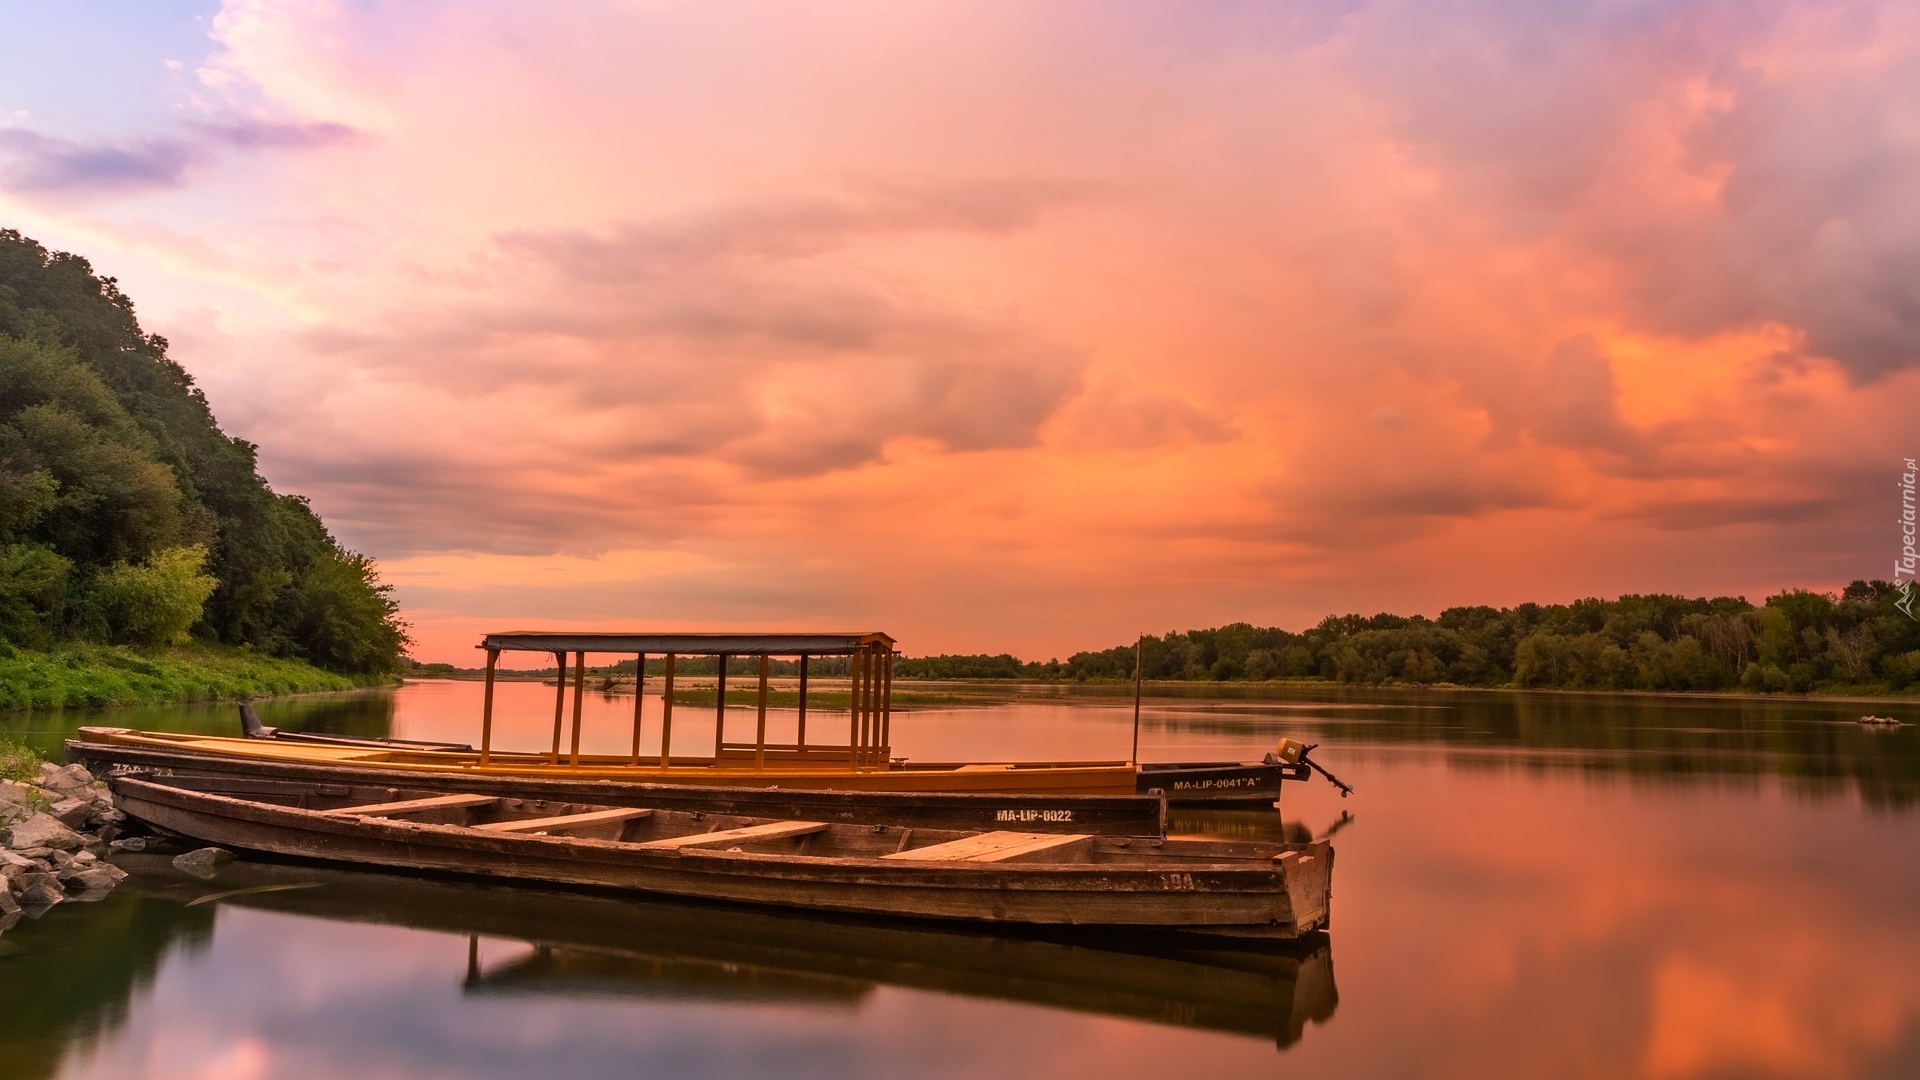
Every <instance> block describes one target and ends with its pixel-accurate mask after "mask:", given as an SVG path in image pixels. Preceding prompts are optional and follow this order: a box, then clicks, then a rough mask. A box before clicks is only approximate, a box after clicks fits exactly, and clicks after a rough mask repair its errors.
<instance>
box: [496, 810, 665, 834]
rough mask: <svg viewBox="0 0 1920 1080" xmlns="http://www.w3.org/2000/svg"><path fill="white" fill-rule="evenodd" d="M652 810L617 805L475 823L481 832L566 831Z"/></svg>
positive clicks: (602, 823)
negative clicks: (572, 812)
mask: <svg viewBox="0 0 1920 1080" xmlns="http://www.w3.org/2000/svg"><path fill="white" fill-rule="evenodd" d="M652 813H653V811H651V810H639V809H634V808H632V807H615V808H613V809H611V810H589V811H587V812H586V813H584V814H561V815H559V816H557V817H543V818H525V819H522V820H520V821H489V822H487V823H486V824H484V825H475V826H474V828H475V829H477V830H479V831H480V832H491V833H531V832H566V831H568V830H571V829H577V828H580V827H581V826H583V825H607V824H610V823H612V822H615V821H631V820H633V819H634V818H643V817H647V816H649V815H651V814H652Z"/></svg>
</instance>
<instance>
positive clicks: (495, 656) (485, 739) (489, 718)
mask: <svg viewBox="0 0 1920 1080" xmlns="http://www.w3.org/2000/svg"><path fill="white" fill-rule="evenodd" d="M499 662H500V650H499V649H488V650H487V692H486V696H485V697H483V698H481V705H480V764H481V765H482V766H483V767H484V766H485V765H486V764H487V762H488V761H489V760H491V759H492V757H493V669H494V665H496V664H498V663H499Z"/></svg>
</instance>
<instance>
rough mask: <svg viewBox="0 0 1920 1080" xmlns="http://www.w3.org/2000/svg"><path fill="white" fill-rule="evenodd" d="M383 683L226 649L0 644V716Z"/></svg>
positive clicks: (262, 694)
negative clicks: (47, 648) (39, 649)
mask: <svg viewBox="0 0 1920 1080" xmlns="http://www.w3.org/2000/svg"><path fill="white" fill-rule="evenodd" d="M384 681H386V680H385V679H384V678H379V677H368V676H348V675H336V674H334V673H332V672H330V671H322V670H320V669H319V668H317V667H314V666H313V665H311V664H307V663H304V662H302V661H299V660H286V659H281V658H278V657H270V656H261V655H259V654H257V653H254V652H252V651H250V650H247V649H236V648H229V647H226V646H210V645H186V646H180V647H177V648H154V649H135V648H128V647H125V646H118V645H77V644H76V645H68V646H64V647H62V648H59V649H54V650H51V651H48V652H35V651H31V650H26V649H15V648H12V647H10V646H7V645H4V644H0V710H6V709H59V708H78V707H90V706H103V705H161V704H168V703H172V702H180V701H232V700H238V699H242V698H252V697H265V696H269V695H273V694H306V693H314V692H317V691H322V690H351V689H353V688H355V687H358V686H371V685H377V684H379V683H381V682H384Z"/></svg>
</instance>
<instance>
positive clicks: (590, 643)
mask: <svg viewBox="0 0 1920 1080" xmlns="http://www.w3.org/2000/svg"><path fill="white" fill-rule="evenodd" d="M480 647H481V648H483V649H498V650H500V651H502V652H547V653H558V652H590V653H676V654H678V655H680V656H722V655H724V656H801V655H806V656H851V655H853V654H854V653H857V652H860V651H861V650H863V649H864V650H878V651H881V652H892V651H893V638H891V637H889V636H888V635H886V634H882V633H879V632H877V631H876V632H872V633H865V634H639V633H635V634H588V633H574V632H571V631H551V630H515V631H511V632H508V633H503V634H488V635H487V636H486V637H485V638H483V639H482V640H481V642H480Z"/></svg>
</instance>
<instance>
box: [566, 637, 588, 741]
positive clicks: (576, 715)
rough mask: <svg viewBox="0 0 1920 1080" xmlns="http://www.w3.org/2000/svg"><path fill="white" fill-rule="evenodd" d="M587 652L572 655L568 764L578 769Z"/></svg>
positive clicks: (584, 698) (584, 700)
mask: <svg viewBox="0 0 1920 1080" xmlns="http://www.w3.org/2000/svg"><path fill="white" fill-rule="evenodd" d="M586 690H587V651H586V650H585V649H582V650H580V651H579V652H577V653H574V654H573V751H572V760H571V761H570V762H569V764H570V765H571V766H572V767H573V768H576V769H577V768H579V767H580V709H581V707H582V706H583V705H585V704H586V698H587V693H586Z"/></svg>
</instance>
